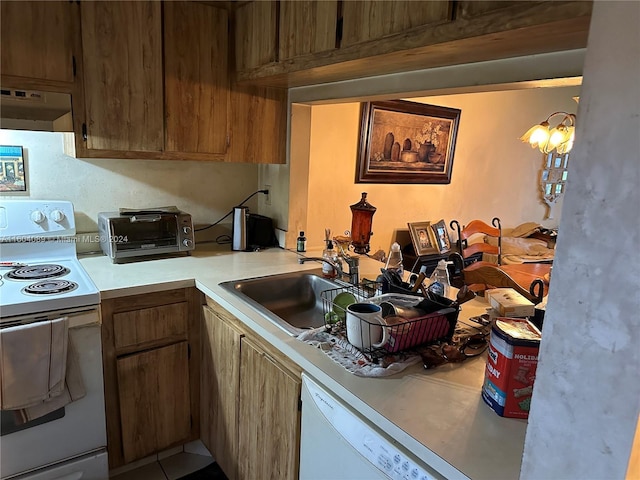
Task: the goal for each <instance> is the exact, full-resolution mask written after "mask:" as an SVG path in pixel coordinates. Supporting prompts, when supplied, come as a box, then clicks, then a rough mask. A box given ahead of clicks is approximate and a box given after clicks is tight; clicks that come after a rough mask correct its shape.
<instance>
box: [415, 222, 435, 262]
mask: <svg viewBox="0 0 640 480" xmlns="http://www.w3.org/2000/svg"><path fill="white" fill-rule="evenodd" d="M407 225H408V226H409V234H410V235H411V243H412V244H413V249H414V250H415V252H416V255H417V256H418V257H422V256H423V255H433V254H435V253H438V248H437V244H436V239H435V236H434V235H433V230H432V229H431V228H430V225H431V224H430V222H415V223H408V224H407Z"/></svg>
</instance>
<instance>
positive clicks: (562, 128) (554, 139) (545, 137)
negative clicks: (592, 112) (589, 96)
mask: <svg viewBox="0 0 640 480" xmlns="http://www.w3.org/2000/svg"><path fill="white" fill-rule="evenodd" d="M555 115H564V117H563V118H562V121H561V122H560V123H558V124H557V125H556V126H555V127H554V128H552V129H549V120H550V119H551V117H553V116H555ZM575 119H576V116H575V115H574V114H572V113H566V112H555V113H552V114H551V115H549V116H548V117H547V119H546V120H545V121H544V122H542V123H540V124H539V125H535V126H533V127H531V128H530V129H529V130H527V133H525V134H524V135H523V136H522V137H520V140H522V141H523V142H525V143H529V144H530V145H531V147H532V148H538V149H539V150H540V151H541V152H542V153H550V152H552V151H553V150H557V151H558V152H559V153H567V152H569V151H570V150H571V148H572V147H573V139H574V136H575V126H574V125H575Z"/></svg>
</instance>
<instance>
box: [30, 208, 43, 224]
mask: <svg viewBox="0 0 640 480" xmlns="http://www.w3.org/2000/svg"><path fill="white" fill-rule="evenodd" d="M45 218H46V217H45V216H44V213H42V212H41V211H40V210H34V211H33V212H31V220H33V221H34V222H35V223H42V222H44V219H45Z"/></svg>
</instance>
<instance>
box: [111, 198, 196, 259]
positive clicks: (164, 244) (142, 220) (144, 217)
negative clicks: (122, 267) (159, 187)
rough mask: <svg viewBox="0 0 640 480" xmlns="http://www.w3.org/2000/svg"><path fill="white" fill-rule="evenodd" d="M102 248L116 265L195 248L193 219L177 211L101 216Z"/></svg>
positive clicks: (170, 209)
mask: <svg viewBox="0 0 640 480" xmlns="http://www.w3.org/2000/svg"><path fill="white" fill-rule="evenodd" d="M98 234H99V239H100V248H101V249H102V251H103V252H104V254H105V255H106V256H108V257H109V258H111V260H112V261H113V262H114V263H118V262H120V261H122V260H125V259H132V258H136V257H141V256H146V255H161V254H169V253H180V252H185V253H187V254H188V253H189V252H190V251H191V250H193V249H194V248H195V241H194V233H193V222H192V220H191V215H189V214H188V213H185V212H183V211H181V210H178V209H177V208H176V207H161V208H155V209H144V210H132V209H120V210H119V211H117V212H101V213H99V214H98Z"/></svg>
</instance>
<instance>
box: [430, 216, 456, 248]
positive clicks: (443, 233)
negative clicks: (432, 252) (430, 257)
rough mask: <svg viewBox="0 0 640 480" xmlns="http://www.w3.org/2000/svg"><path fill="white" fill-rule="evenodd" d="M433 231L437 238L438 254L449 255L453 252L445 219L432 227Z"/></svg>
mask: <svg viewBox="0 0 640 480" xmlns="http://www.w3.org/2000/svg"><path fill="white" fill-rule="evenodd" d="M431 230H432V231H433V234H434V236H435V245H436V248H437V249H438V252H439V253H447V252H448V251H449V250H451V239H450V238H449V232H448V230H447V224H446V223H444V219H443V220H440V221H439V222H438V223H434V224H433V225H431Z"/></svg>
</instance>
